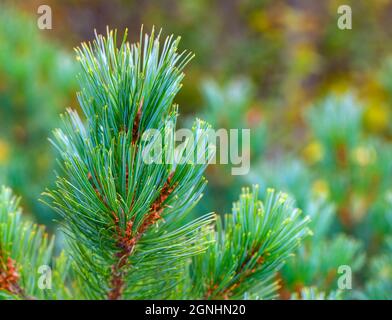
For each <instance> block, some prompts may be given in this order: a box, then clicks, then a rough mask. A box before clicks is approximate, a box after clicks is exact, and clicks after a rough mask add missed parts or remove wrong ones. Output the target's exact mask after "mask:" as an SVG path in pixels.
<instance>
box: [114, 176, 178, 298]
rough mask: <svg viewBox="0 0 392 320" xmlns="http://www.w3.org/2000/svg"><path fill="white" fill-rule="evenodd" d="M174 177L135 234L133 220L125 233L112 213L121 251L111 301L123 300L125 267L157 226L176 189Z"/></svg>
mask: <svg viewBox="0 0 392 320" xmlns="http://www.w3.org/2000/svg"><path fill="white" fill-rule="evenodd" d="M172 177H173V173H172V174H171V175H170V176H169V177H168V178H167V180H166V182H165V184H164V186H163V187H162V189H161V191H160V193H159V195H158V197H157V199H156V200H155V201H154V202H153V204H152V205H151V206H150V209H149V212H148V214H147V215H146V217H145V218H144V220H143V222H142V223H141V225H140V226H139V227H138V228H137V230H136V231H135V232H133V230H132V229H133V224H134V222H133V220H131V221H128V223H127V226H126V230H125V232H123V231H122V229H121V228H120V226H119V218H118V216H117V214H116V213H115V212H113V211H112V215H113V218H114V223H115V226H116V234H117V238H118V239H117V243H116V245H117V247H118V248H119V249H120V251H119V252H117V253H116V263H115V264H113V265H112V267H111V272H112V275H111V279H110V286H111V289H110V291H109V293H108V299H109V300H118V299H120V298H121V296H122V294H123V291H124V278H125V276H126V273H127V270H126V269H125V266H126V265H127V262H128V259H129V257H130V256H131V254H132V253H133V251H134V249H135V246H136V244H137V242H138V241H139V239H140V238H141V237H142V235H143V234H144V233H145V232H146V231H147V229H148V228H149V227H150V226H151V225H153V224H155V223H156V222H157V221H158V220H159V219H160V218H161V215H162V212H163V210H164V208H165V206H164V202H165V201H166V199H167V198H168V197H169V196H170V194H171V193H172V192H173V191H174V189H175V187H176V185H172V184H171V180H172Z"/></svg>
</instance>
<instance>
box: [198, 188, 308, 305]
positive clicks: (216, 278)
mask: <svg viewBox="0 0 392 320" xmlns="http://www.w3.org/2000/svg"><path fill="white" fill-rule="evenodd" d="M258 193H259V190H258V187H257V186H254V187H253V190H252V192H250V191H249V190H248V189H244V190H243V192H242V194H241V196H240V200H239V202H237V203H235V204H234V205H233V212H232V214H230V215H225V217H224V219H223V221H221V220H220V219H219V220H218V223H217V229H216V232H211V233H209V234H208V236H207V237H208V239H209V240H213V241H214V244H212V245H211V246H210V247H209V249H208V250H207V253H206V254H204V255H200V256H196V257H194V258H193V261H192V264H191V277H192V293H191V296H192V297H193V298H203V299H241V298H244V297H251V298H262V299H266V298H270V297H271V296H273V295H274V292H275V291H276V290H277V283H276V282H275V281H274V277H275V276H276V272H277V271H278V270H279V269H280V268H281V267H282V265H283V264H284V262H285V260H286V259H287V258H289V257H290V255H292V253H293V251H294V250H295V249H296V248H297V247H298V245H299V243H300V240H301V239H302V238H303V237H305V236H306V235H307V234H308V233H309V230H308V229H307V227H306V225H307V223H308V218H302V217H301V215H300V211H299V210H298V209H294V207H293V206H292V202H291V201H290V200H288V199H287V196H285V195H284V194H276V193H275V191H273V190H272V189H269V190H268V192H267V196H266V199H265V201H264V203H263V202H261V201H260V200H259V198H258Z"/></svg>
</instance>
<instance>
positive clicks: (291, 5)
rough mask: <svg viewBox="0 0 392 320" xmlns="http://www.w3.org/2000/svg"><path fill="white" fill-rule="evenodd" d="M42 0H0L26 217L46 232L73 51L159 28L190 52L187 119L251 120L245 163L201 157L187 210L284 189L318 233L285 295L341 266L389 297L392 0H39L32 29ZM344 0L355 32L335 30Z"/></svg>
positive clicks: (4, 121)
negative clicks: (203, 173)
mask: <svg viewBox="0 0 392 320" xmlns="http://www.w3.org/2000/svg"><path fill="white" fill-rule="evenodd" d="M41 4H43V3H42V2H41V1H34V0H30V1H27V0H25V1H12V4H11V2H8V1H2V2H1V4H0V6H1V7H0V9H1V10H0V179H1V180H0V182H1V183H3V184H8V185H9V186H11V187H12V188H13V189H14V190H15V192H16V193H18V194H19V195H21V196H22V197H23V205H24V207H25V208H26V212H28V213H29V214H31V215H32V216H34V217H35V218H36V219H37V220H38V221H39V222H41V223H44V224H46V225H48V226H49V227H50V228H52V230H54V227H55V223H54V222H53V219H54V218H55V215H54V213H53V212H52V211H51V210H50V209H48V208H47V207H46V206H45V205H43V204H41V203H40V202H39V201H38V200H37V199H38V198H39V195H40V193H41V192H42V191H43V190H44V189H45V187H47V186H49V185H50V184H51V183H53V181H54V173H53V170H54V168H55V152H54V150H53V148H52V147H51V146H50V144H49V142H48V140H47V139H48V137H50V135H51V130H52V129H53V128H55V127H57V126H59V125H60V124H59V121H58V120H59V117H58V115H59V113H60V112H62V111H63V110H64V109H65V108H67V107H72V108H78V106H77V102H76V96H75V92H76V91H77V90H78V88H77V83H76V80H75V75H76V73H77V65H76V63H75V61H74V54H73V50H72V49H73V47H75V46H77V45H79V43H80V42H81V41H86V40H91V39H92V38H93V35H94V28H96V29H97V31H98V32H102V33H104V32H105V29H106V26H107V25H108V26H109V27H110V28H118V29H119V30H120V31H122V30H123V29H124V28H125V27H128V28H129V36H130V40H131V41H134V40H137V39H138V37H139V31H140V26H141V25H142V24H143V25H144V30H145V31H149V30H151V28H152V26H155V27H156V28H162V29H163V34H164V35H170V34H172V33H173V34H175V35H180V36H181V37H182V42H181V47H180V48H182V49H187V50H190V51H193V52H194V53H195V54H196V57H195V58H194V60H193V61H192V62H191V64H190V65H189V66H188V67H187V68H186V77H185V79H184V86H183V89H182V91H181V92H180V94H179V96H178V97H177V99H176V101H177V102H178V103H179V105H180V113H181V117H180V119H182V121H183V123H187V119H189V118H194V117H195V116H198V117H200V118H202V119H205V120H207V121H208V122H210V123H211V124H212V126H213V127H214V128H228V129H230V128H250V129H251V154H250V156H251V172H250V173H249V174H248V175H246V176H232V175H231V174H230V166H223V165H221V166H220V165H213V166H210V167H209V168H208V172H207V178H208V180H209V184H208V187H207V189H206V192H205V197H204V198H203V199H202V201H201V203H200V204H199V205H198V207H197V208H196V210H195V212H194V214H201V213H205V212H207V211H216V212H219V213H225V212H228V211H229V210H230V209H231V203H232V201H234V200H236V195H237V194H238V193H239V191H240V188H241V187H242V186H244V185H249V184H251V183H259V184H260V186H261V188H262V189H265V188H266V187H269V186H272V187H275V188H277V189H280V190H283V191H285V192H287V193H289V194H290V195H292V196H293V197H295V199H296V200H297V205H298V206H299V207H300V208H302V209H303V210H304V212H305V213H307V214H310V215H311V216H312V217H313V229H314V230H313V232H314V234H315V236H314V237H313V238H312V240H309V241H308V243H307V244H306V246H305V248H304V249H303V250H302V251H301V252H299V253H298V256H299V257H300V259H296V260H293V262H292V263H291V264H289V265H288V266H287V267H286V268H285V269H284V270H283V271H282V272H281V281H282V283H283V284H284V285H283V288H282V290H281V296H282V297H283V298H286V297H287V292H288V291H292V290H296V291H299V290H300V289H301V288H302V287H303V286H310V285H315V286H319V287H321V288H324V289H325V290H329V289H333V288H335V287H336V281H334V279H335V278H336V270H337V268H338V266H339V265H342V264H348V265H350V266H352V269H353V271H355V272H356V276H355V278H354V279H355V283H356V287H355V288H354V289H356V290H353V292H351V293H350V297H355V298H358V297H359V298H383V297H392V263H391V262H392V240H391V234H392V233H391V231H392V179H391V178H392V148H391V139H392V121H391V117H392V41H391V36H392V1H389V0H377V1H366V0H355V1H354V0H353V1H349V0H322V1H311V0H308V1H306V0H291V1H290V0H286V1H283V0H270V1H268V0H265V1H257V0H253V1H250V0H243V1H240V0H237V1H235V0H219V1H206V0H199V1H191V0H182V1H169V0H161V1H146V0H141V1H125V0H123V1H121V0H114V1H104V0H96V1H87V0H80V1H76V0H69V1H55V0H47V1H45V3H44V4H46V5H49V6H50V7H51V8H52V14H53V29H52V30H39V29H38V27H37V18H38V16H39V15H38V14H37V8H38V6H39V5H41ZM343 4H348V5H350V6H351V8H352V13H353V16H352V17H353V25H352V30H340V29H339V28H338V27H337V19H338V17H339V15H338V14H337V9H338V7H339V6H340V5H343ZM325 252H328V255H327V256H326V255H325Z"/></svg>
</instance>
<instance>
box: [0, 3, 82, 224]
mask: <svg viewBox="0 0 392 320" xmlns="http://www.w3.org/2000/svg"><path fill="white" fill-rule="evenodd" d="M41 33H42V32H41V31H40V30H39V29H38V28H37V26H36V24H35V21H34V20H31V19H30V18H29V17H27V16H25V15H23V14H21V13H20V12H17V11H15V10H14V9H11V8H9V7H4V5H2V7H1V10H0V172H1V173H2V176H3V178H2V183H7V184H8V185H10V186H11V187H12V188H14V190H15V191H16V192H17V193H18V194H19V195H22V196H23V199H24V201H25V203H24V205H25V206H27V207H28V209H29V211H31V212H33V213H34V214H35V215H36V216H37V217H38V218H39V219H40V220H43V221H44V222H48V221H49V220H50V219H51V218H52V216H51V215H50V213H49V212H48V209H47V208H46V206H43V205H41V204H40V203H39V202H38V200H37V198H38V197H39V195H40V193H41V192H42V191H43V189H44V188H45V186H47V185H48V184H50V183H51V181H53V172H52V170H53V164H54V159H55V157H54V154H53V153H52V151H51V150H52V148H51V146H50V145H49V142H48V140H47V139H48V137H49V135H50V132H51V130H52V129H53V128H55V127H56V126H58V119H59V117H58V115H59V113H60V111H61V110H63V109H64V108H65V107H67V106H69V105H70V103H71V99H72V97H74V91H75V77H74V76H75V72H76V70H75V66H74V65H73V62H72V59H71V57H70V56H69V55H68V54H66V53H64V52H63V51H61V50H60V49H59V47H58V46H57V45H55V44H53V43H51V41H49V40H47V39H44V38H43V37H42V35H41ZM4 180H5V181H4Z"/></svg>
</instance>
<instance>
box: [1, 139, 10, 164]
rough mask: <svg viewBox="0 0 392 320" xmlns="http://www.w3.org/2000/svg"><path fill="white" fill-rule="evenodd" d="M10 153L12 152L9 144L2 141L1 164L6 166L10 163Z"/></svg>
mask: <svg viewBox="0 0 392 320" xmlns="http://www.w3.org/2000/svg"><path fill="white" fill-rule="evenodd" d="M9 153H10V150H9V146H8V143H6V142H5V141H3V140H0V164H4V163H6V162H7V161H8V157H9Z"/></svg>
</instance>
